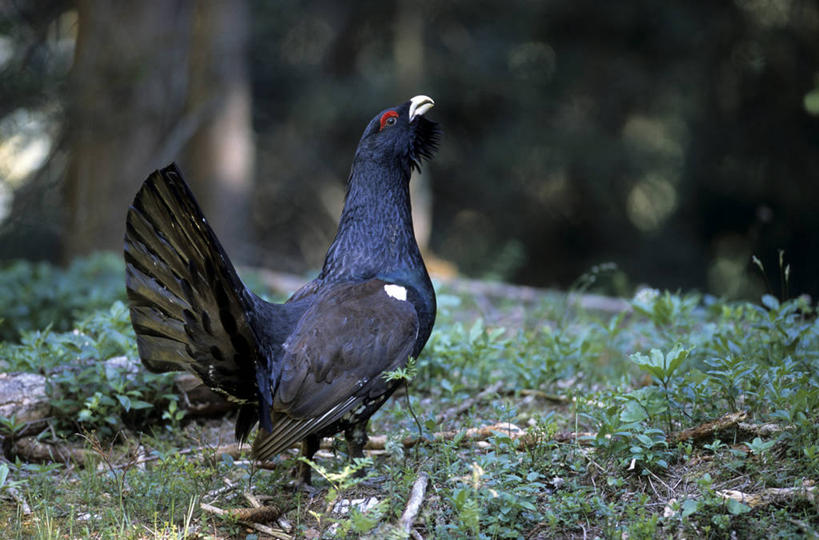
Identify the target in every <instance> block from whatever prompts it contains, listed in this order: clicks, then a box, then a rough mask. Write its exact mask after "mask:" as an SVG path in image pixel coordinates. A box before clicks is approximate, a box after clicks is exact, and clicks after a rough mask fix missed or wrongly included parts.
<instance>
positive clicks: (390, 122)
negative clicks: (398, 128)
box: [379, 111, 398, 131]
mask: <svg viewBox="0 0 819 540" xmlns="http://www.w3.org/2000/svg"><path fill="white" fill-rule="evenodd" d="M397 121H398V113H397V112H395V111H387V112H385V113H384V114H382V115H381V130H383V129H384V128H385V127H387V126H394V125H395V123H396V122H397ZM379 131H380V130H379Z"/></svg>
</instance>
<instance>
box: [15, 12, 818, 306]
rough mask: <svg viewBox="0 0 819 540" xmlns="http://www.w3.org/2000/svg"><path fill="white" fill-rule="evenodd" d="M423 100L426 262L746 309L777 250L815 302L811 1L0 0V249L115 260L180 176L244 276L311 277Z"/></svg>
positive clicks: (772, 270)
mask: <svg viewBox="0 0 819 540" xmlns="http://www.w3.org/2000/svg"><path fill="white" fill-rule="evenodd" d="M416 94H427V95H430V96H432V97H433V98H434V99H435V101H436V103H437V106H436V107H435V108H434V109H433V110H432V111H431V113H429V117H430V118H432V119H434V120H437V121H439V122H440V123H441V124H442V125H443V128H444V130H445V135H444V138H443V141H442V145H441V151H440V153H439V155H438V157H437V158H436V159H435V161H433V162H432V163H431V164H430V165H429V166H427V167H426V168H425V171H424V175H423V176H422V177H418V178H416V179H415V180H414V182H413V187H414V190H415V202H414V204H415V208H414V210H415V212H416V214H417V215H416V220H417V223H416V225H417V228H418V234H419V238H420V239H421V241H422V243H423V244H424V245H425V249H426V251H427V253H428V256H429V258H430V259H431V260H435V261H436V265H437V267H439V268H443V269H446V271H449V272H457V273H458V274H460V275H466V276H473V277H479V278H490V279H502V280H506V281H510V282H516V283H523V284H530V285H536V286H550V287H560V288H567V287H570V286H572V284H574V283H576V282H577V280H578V279H579V278H580V277H581V276H583V275H584V274H587V273H588V272H590V271H592V269H594V268H595V267H596V268H598V269H599V268H601V267H600V266H599V265H601V264H602V263H614V266H610V265H606V266H603V267H602V268H613V267H614V268H616V269H615V270H611V271H608V273H607V274H606V276H605V279H600V280H599V281H598V286H599V287H600V290H602V291H603V292H607V293H613V294H629V293H631V292H632V290H633V288H634V286H636V285H638V284H648V285H652V286H655V287H663V288H671V289H678V288H682V289H686V290H688V289H696V290H700V291H703V292H710V293H714V294H718V295H722V296H726V297H737V298H738V297H745V298H751V297H756V296H757V295H759V294H760V293H763V292H765V291H766V289H768V288H770V289H771V290H772V292H774V293H775V294H780V293H781V292H782V291H780V281H781V280H780V276H781V274H782V272H783V271H782V270H780V268H779V262H778V261H779V253H780V250H784V261H785V263H786V264H789V266H790V268H789V281H790V294H798V293H810V294H813V295H814V296H815V295H816V294H817V293H819V212H818V211H817V202H819V3H817V2H816V1H815V0H734V1H722V2H710V1H699V2H696V1H694V2H692V1H691V0H666V1H664V2H656V1H653V0H644V1H640V0H633V1H627V2H595V1H591V0H548V1H542V2H532V1H523V0H521V1H512V0H507V1H504V2H482V1H472V0H470V1H459V0H451V1H432V0H413V1H410V0H402V1H396V2H385V1H372V2H336V1H329V0H327V1H316V2H306V3H305V2H296V1H288V0H283V1H276V2H270V1H263V0H248V1H231V2H227V1H225V2H215V1H213V2H205V1H202V2H191V1H184V0H163V1H145V2H126V1H111V0H41V1H37V0H4V1H3V2H0V258H1V259H3V260H9V259H12V258H28V259H44V260H51V261H60V262H68V261H70V260H72V259H73V258H75V257H77V256H79V255H83V254H86V253H90V252H92V251H97V250H101V249H109V250H120V249H121V239H122V235H123V231H124V220H125V213H126V210H127V207H128V204H129V202H130V201H131V199H132V197H133V195H134V194H135V192H136V190H137V189H138V187H139V185H140V182H141V181H142V180H143V179H144V178H145V177H146V176H147V174H148V173H149V172H151V171H152V170H153V169H155V168H158V167H161V166H164V165H166V164H167V163H169V162H170V161H177V162H178V163H179V164H180V165H181V167H182V168H183V171H184V172H185V174H186V177H187V179H188V181H189V182H190V183H191V184H192V187H193V190H194V192H195V193H196V194H197V197H198V199H199V201H200V204H201V205H202V206H203V207H204V210H205V213H206V215H207V216H208V217H209V220H210V221H211V222H212V223H213V225H214V228H215V229H216V231H217V234H218V235H219V236H220V238H221V239H222V240H223V244H225V246H226V248H227V250H228V252H229V253H230V254H231V256H232V257H233V258H234V259H235V260H236V262H238V263H240V264H246V265H259V266H265V267H268V268H272V269H276V270H282V271H287V272H296V273H308V272H310V271H314V270H316V269H317V268H319V267H320V265H321V262H322V258H323V255H324V252H325V250H326V248H327V246H328V245H329V243H330V241H331V240H332V237H333V234H334V233H335V226H336V222H337V218H338V216H339V214H340V211H341V205H342V202H343V197H344V185H345V181H346V177H347V174H348V172H349V167H350V164H351V161H352V156H353V152H354V150H355V147H356V144H357V142H358V139H359V137H360V135H361V132H362V131H363V129H364V127H365V126H366V124H367V122H368V121H369V120H370V119H371V118H372V117H373V116H374V115H375V114H376V113H377V112H378V111H380V110H381V109H383V108H386V107H388V106H392V105H397V104H399V103H401V102H404V101H406V100H407V99H408V98H410V97H411V96H414V95H416ZM753 255H756V256H757V257H758V258H759V259H760V260H761V261H762V262H763V263H764V266H765V269H766V272H767V278H766V277H763V275H762V273H761V272H760V271H759V269H758V268H757V267H756V265H754V264H752V262H751V257H752V256H753Z"/></svg>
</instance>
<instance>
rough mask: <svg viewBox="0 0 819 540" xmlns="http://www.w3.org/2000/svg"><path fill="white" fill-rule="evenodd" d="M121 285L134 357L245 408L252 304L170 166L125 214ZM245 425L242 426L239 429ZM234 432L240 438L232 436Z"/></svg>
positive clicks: (251, 362) (253, 354) (250, 392)
mask: <svg viewBox="0 0 819 540" xmlns="http://www.w3.org/2000/svg"><path fill="white" fill-rule="evenodd" d="M125 262H126V273H127V278H126V285H127V289H128V299H129V302H130V307H131V321H132V323H133V325H134V330H135V331H136V334H137V345H138V347H139V355H140V357H141V358H142V362H143V363H144V364H145V366H146V367H147V368H148V369H150V370H152V371H172V370H187V371H190V372H191V373H193V374H195V375H197V376H198V377H199V378H200V379H201V380H202V381H203V382H204V383H205V384H206V385H208V386H209V387H210V388H212V389H214V390H216V391H218V392H220V393H222V394H225V395H227V396H228V397H230V398H232V399H233V400H235V401H237V402H240V403H248V405H247V406H246V407H245V408H243V409H245V411H244V414H243V416H244V419H245V420H244V421H243V422H240V423H239V424H242V425H241V426H240V425H239V424H237V436H239V437H240V438H241V439H243V438H245V437H246V435H247V432H249V430H250V429H251V428H252V422H250V418H252V416H253V415H249V414H248V412H250V411H248V410H247V408H248V407H250V408H253V409H255V407H252V406H251V405H250V404H251V403H255V402H257V400H258V391H257V382H256V381H257V374H258V369H257V368H258V367H259V366H260V365H261V362H260V360H261V353H260V351H259V341H258V339H257V336H256V334H255V332H254V329H253V326H252V324H251V321H250V318H251V315H250V313H251V311H252V308H253V302H254V300H253V296H252V294H251V293H250V292H249V291H248V290H247V289H246V287H245V286H244V284H243V283H242V281H241V280H240V279H239V277H238V275H237V274H236V270H235V269H234V268H233V265H232V264H231V262H230V260H229V259H228V257H227V254H226V253H225V251H224V250H223V249H222V246H221V245H220V244H219V241H218V240H217V238H216V235H215V234H214V232H213V230H212V229H211V228H210V226H209V225H208V223H207V221H206V220H205V217H204V215H202V211H201V210H200V209H199V205H198V204H197V203H196V200H195V199H194V197H193V194H192V193H191V191H190V189H189V188H188V186H187V184H185V181H184V180H183V179H182V174H181V172H180V171H179V169H178V168H177V167H176V166H175V165H173V164H172V165H170V166H169V167H166V168H164V169H162V170H158V171H156V172H154V173H153V174H152V175H151V176H149V177H148V179H147V180H145V182H144V184H143V185H142V188H141V189H140V190H139V192H138V193H137V195H136V197H135V198H134V202H133V205H132V206H131V208H130V209H129V211H128V217H127V221H126V233H125ZM248 423H250V425H247V424H248ZM240 431H242V433H239V432H240Z"/></svg>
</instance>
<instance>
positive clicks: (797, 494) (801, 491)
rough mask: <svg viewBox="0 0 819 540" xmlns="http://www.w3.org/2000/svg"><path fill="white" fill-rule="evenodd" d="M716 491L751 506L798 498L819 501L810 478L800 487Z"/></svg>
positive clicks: (791, 500)
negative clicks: (750, 491)
mask: <svg viewBox="0 0 819 540" xmlns="http://www.w3.org/2000/svg"><path fill="white" fill-rule="evenodd" d="M716 493H717V495H719V496H720V497H722V498H723V499H733V500H735V501H738V502H741V503H743V504H747V505H748V506H750V507H751V508H756V507H758V506H765V505H768V504H772V503H791V502H794V501H796V500H800V499H807V500H808V501H809V502H811V503H812V504H816V502H817V501H819V493H817V491H816V486H815V485H814V483H813V481H812V480H808V481H805V482H804V483H803V484H802V486H801V487H792V488H768V489H763V490H762V491H760V492H759V493H743V492H742V491H737V490H734V489H725V490H718V491H717V492H716Z"/></svg>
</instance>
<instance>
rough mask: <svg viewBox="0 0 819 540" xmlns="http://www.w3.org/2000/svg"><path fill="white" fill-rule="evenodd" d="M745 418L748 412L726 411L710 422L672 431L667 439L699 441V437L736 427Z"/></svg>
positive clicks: (672, 440)
mask: <svg viewBox="0 0 819 540" xmlns="http://www.w3.org/2000/svg"><path fill="white" fill-rule="evenodd" d="M747 418H748V413H747V412H745V411H739V412H733V413H727V414H725V415H723V416H721V417H720V418H717V419H716V420H713V421H711V422H706V423H704V424H701V425H699V426H695V427H692V428H688V429H684V430H682V431H679V432H677V433H672V434H671V435H669V437H668V441H669V442H671V443H678V442H682V441H689V440H690V441H699V440H701V439H705V438H706V437H710V436H712V435H714V434H715V433H717V432H718V431H722V430H725V429H728V428H732V427H736V426H737V424H739V423H740V422H742V421H744V420H745V419H747Z"/></svg>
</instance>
